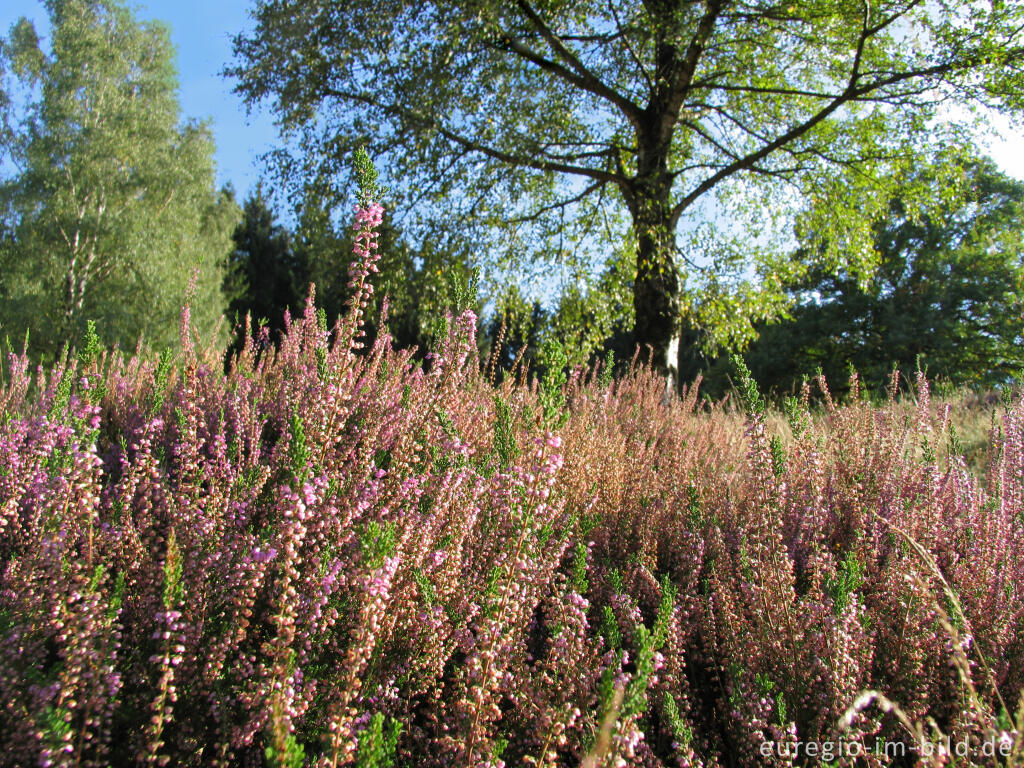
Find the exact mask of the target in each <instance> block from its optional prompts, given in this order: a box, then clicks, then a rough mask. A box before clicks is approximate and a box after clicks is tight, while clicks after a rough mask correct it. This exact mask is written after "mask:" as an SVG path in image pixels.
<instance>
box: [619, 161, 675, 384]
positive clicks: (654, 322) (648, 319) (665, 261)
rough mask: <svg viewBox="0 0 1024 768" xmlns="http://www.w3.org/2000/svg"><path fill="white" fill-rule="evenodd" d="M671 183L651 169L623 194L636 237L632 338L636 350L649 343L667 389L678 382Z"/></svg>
mask: <svg viewBox="0 0 1024 768" xmlns="http://www.w3.org/2000/svg"><path fill="white" fill-rule="evenodd" d="M665 160H667V158H665V157H661V158H655V165H662V166H664V165H665V164H666V163H665V162H664V161H665ZM659 161H660V162H659ZM659 170H661V169H659ZM641 178H643V177H642V176H641ZM671 186H672V182H671V178H670V177H669V176H668V174H667V173H665V172H664V171H662V172H655V173H653V174H651V176H649V177H648V178H647V180H646V183H638V184H637V185H636V186H635V187H634V190H633V194H631V195H630V197H629V199H628V204H629V209H630V213H631V214H632V217H633V231H634V234H635V236H636V243H637V251H636V280H635V281H634V283H633V310H634V313H635V324H634V326H633V335H634V340H635V342H636V344H637V346H638V347H639V348H640V350H641V355H642V356H643V355H644V354H646V352H647V349H648V348H650V354H651V364H652V365H653V366H654V368H655V369H656V370H658V371H659V372H660V373H661V374H662V375H664V376H665V377H666V379H667V390H668V391H673V390H674V389H675V388H676V387H677V386H678V384H679V381H678V378H679V377H678V366H679V361H678V356H679V336H680V321H679V289H680V285H679V282H680V281H679V270H678V267H677V264H676V235H675V227H676V219H675V217H674V216H673V215H672V206H671V205H670V202H669V201H670V199H671V198H670V193H671Z"/></svg>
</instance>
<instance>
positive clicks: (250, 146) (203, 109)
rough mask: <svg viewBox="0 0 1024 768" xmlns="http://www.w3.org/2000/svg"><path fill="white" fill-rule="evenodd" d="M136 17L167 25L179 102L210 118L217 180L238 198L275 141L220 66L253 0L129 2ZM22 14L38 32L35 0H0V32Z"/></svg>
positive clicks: (268, 124)
mask: <svg viewBox="0 0 1024 768" xmlns="http://www.w3.org/2000/svg"><path fill="white" fill-rule="evenodd" d="M129 4H130V6H131V7H132V8H133V10H134V11H135V14H136V17H137V18H139V19H147V20H148V19H159V20H160V21H163V22H164V23H165V24H167V25H168V26H169V27H170V30H171V38H172V39H173V41H174V44H175V46H176V47H177V49H178V62H177V63H178V80H179V83H180V91H179V102H180V104H181V109H182V113H183V114H184V115H185V116H187V117H191V118H198V119H209V120H210V121H211V124H212V128H213V134H214V137H215V138H216V142H217V182H218V184H224V183H225V182H228V181H230V182H231V183H232V184H234V186H235V190H236V191H237V192H238V196H239V198H240V199H244V197H245V194H246V192H247V191H248V190H249V189H250V188H254V187H255V185H256V182H257V180H258V179H259V177H260V171H261V168H262V164H261V163H260V161H259V159H258V156H259V155H260V154H261V153H262V152H264V151H266V150H267V149H268V148H269V147H270V146H271V145H272V144H273V143H274V141H275V139H276V137H277V131H276V129H275V128H274V125H273V121H272V120H271V118H270V117H269V116H267V115H265V114H264V115H260V114H254V115H253V116H252V117H247V116H246V113H245V107H244V106H243V104H242V102H241V100H240V99H239V98H238V97H237V96H235V95H234V94H232V93H231V83H230V82H229V81H228V80H226V79H224V78H223V77H221V76H220V71H221V70H222V69H223V68H224V66H225V65H226V64H227V63H228V62H229V61H230V60H231V38H232V37H233V36H234V35H235V34H237V33H238V32H240V31H242V30H243V29H245V28H246V26H247V24H248V21H249V19H248V9H249V8H250V7H251V6H252V5H253V0H206V2H197V0H176V1H175V2H167V0H152V1H151V2H135V3H129ZM22 16H25V17H27V18H29V19H31V20H33V21H35V22H36V27H37V29H39V30H40V32H42V30H43V28H44V27H45V21H46V10H45V9H44V8H43V5H42V3H40V2H36V1H35V0H5V2H3V3H0V33H2V34H3V35H4V36H6V34H7V31H8V30H9V29H10V27H11V25H12V24H13V23H14V22H15V21H17V19H19V18H20V17H22Z"/></svg>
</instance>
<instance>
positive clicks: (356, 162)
mask: <svg viewBox="0 0 1024 768" xmlns="http://www.w3.org/2000/svg"><path fill="white" fill-rule="evenodd" d="M352 163H353V167H354V169H355V177H356V186H357V187H358V188H359V193H358V195H357V197H358V198H359V205H361V206H363V207H364V208H369V207H370V206H371V205H373V204H374V203H379V202H380V199H381V198H382V197H383V196H384V193H385V190H384V189H382V188H381V187H380V185H378V184H377V169H376V168H375V167H374V165H373V161H372V160H371V159H370V155H369V153H368V152H367V151H366V147H360V148H359V149H357V150H356V152H355V156H354V157H353V161H352Z"/></svg>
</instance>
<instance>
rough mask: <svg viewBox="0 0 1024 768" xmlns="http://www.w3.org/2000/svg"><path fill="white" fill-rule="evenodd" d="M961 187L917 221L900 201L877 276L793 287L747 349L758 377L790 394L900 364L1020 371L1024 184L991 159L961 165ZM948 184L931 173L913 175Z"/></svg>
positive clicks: (877, 380) (986, 379) (980, 379)
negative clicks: (785, 308) (819, 377)
mask: <svg viewBox="0 0 1024 768" xmlns="http://www.w3.org/2000/svg"><path fill="white" fill-rule="evenodd" d="M961 172H962V174H963V178H962V181H963V183H962V184H961V185H959V188H960V190H961V191H960V192H959V194H957V195H956V196H954V197H952V198H950V199H949V200H948V201H947V202H946V203H945V204H944V205H943V206H941V207H940V208H938V209H936V210H934V211H932V212H930V213H928V214H926V215H922V216H919V217H915V216H914V215H913V212H912V211H911V210H909V209H908V207H907V205H906V204H905V203H904V201H903V199H902V198H901V197H899V196H897V197H894V198H893V199H892V200H891V201H890V203H889V207H888V213H887V215H886V217H885V219H884V220H883V221H882V222H880V223H879V224H878V225H877V226H876V228H875V234H874V242H875V247H876V249H877V250H878V252H879V253H880V254H881V260H880V264H879V268H878V270H877V272H876V273H875V274H874V276H873V277H872V279H871V280H870V281H869V282H868V284H867V285H864V286H862V285H860V284H859V283H858V280H857V279H856V277H855V276H854V275H851V274H850V273H849V272H847V271H840V272H838V273H828V272H825V271H823V270H820V269H816V270H813V271H812V272H811V273H809V274H808V275H807V276H806V277H805V278H803V279H802V280H800V281H799V282H798V283H796V284H794V285H792V286H790V287H789V290H790V291H791V292H792V295H793V297H794V299H795V300H796V302H797V306H796V307H795V308H794V310H793V312H792V317H791V319H789V320H787V321H784V322H780V323H776V324H772V325H769V326H767V327H765V328H764V329H763V330H762V332H761V336H760V338H759V339H758V340H757V341H756V342H755V343H754V344H753V345H752V346H751V347H750V349H749V350H748V351H747V354H746V358H747V363H748V365H749V366H750V369H751V371H752V372H753V373H754V376H755V378H757V379H758V381H759V382H760V383H761V384H762V386H764V387H765V388H768V389H773V390H778V391H793V390H795V389H797V388H798V387H799V384H800V380H801V377H803V376H806V375H810V374H813V372H814V371H815V370H816V369H821V371H822V372H823V373H825V375H826V376H827V377H828V379H829V380H830V381H831V382H834V383H835V385H836V386H837V388H841V387H842V385H843V383H844V382H845V381H846V378H847V375H848V370H849V368H851V367H852V368H854V369H856V370H857V371H858V372H859V373H860V375H861V378H862V380H863V381H865V382H866V383H867V384H869V385H870V386H873V387H877V388H879V389H882V388H883V387H884V384H885V381H886V379H887V377H888V375H889V373H890V372H891V371H892V369H893V368H894V367H897V368H900V369H901V370H902V371H904V372H908V371H913V370H915V368H916V366H917V365H919V364H920V365H921V366H922V367H923V368H925V369H926V370H927V372H928V374H929V376H932V377H937V378H939V379H942V380H944V381H946V382H949V383H951V384H955V385H968V386H995V385H1000V384H1005V383H1006V382H1007V381H1008V380H1010V379H1011V377H1013V376H1015V375H1017V374H1019V373H1020V372H1021V370H1022V369H1024V322H1022V321H1024V182H1020V181H1016V180H1014V179H1011V178H1009V177H1007V176H1005V175H1004V174H1002V173H1000V172H999V171H998V170H997V169H996V168H995V165H994V164H993V163H992V161H990V160H987V159H982V160H973V161H968V162H966V163H965V164H964V165H963V166H962V170H961ZM939 183H942V184H945V174H944V173H938V174H937V173H936V169H935V168H930V167H926V168H922V169H918V170H917V171H915V172H914V173H913V174H912V178H910V179H908V180H907V184H908V186H914V185H917V184H929V185H934V184H939Z"/></svg>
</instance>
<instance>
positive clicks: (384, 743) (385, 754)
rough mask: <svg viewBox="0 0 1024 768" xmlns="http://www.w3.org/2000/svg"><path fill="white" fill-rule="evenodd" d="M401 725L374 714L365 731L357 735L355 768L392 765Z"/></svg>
mask: <svg viewBox="0 0 1024 768" xmlns="http://www.w3.org/2000/svg"><path fill="white" fill-rule="evenodd" d="M401 732H402V724H401V723H400V722H399V721H397V720H395V719H393V718H390V717H387V718H386V717H384V715H383V714H381V713H380V712H376V713H374V715H373V717H371V718H370V722H369V723H368V724H367V726H366V730H365V731H363V732H362V733H361V734H360V735H359V751H358V752H357V753H356V767H357V768H390V766H392V765H394V760H395V749H396V748H397V746H398V736H399V734H401Z"/></svg>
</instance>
